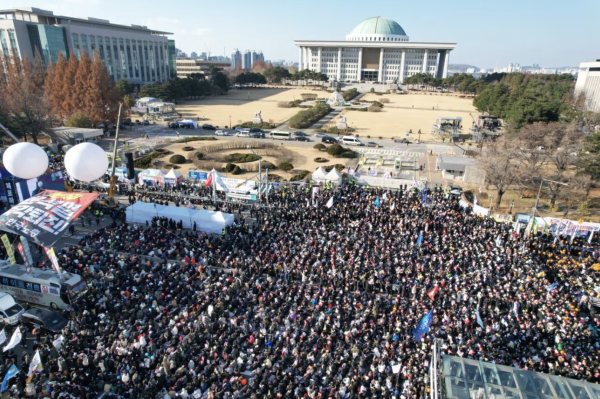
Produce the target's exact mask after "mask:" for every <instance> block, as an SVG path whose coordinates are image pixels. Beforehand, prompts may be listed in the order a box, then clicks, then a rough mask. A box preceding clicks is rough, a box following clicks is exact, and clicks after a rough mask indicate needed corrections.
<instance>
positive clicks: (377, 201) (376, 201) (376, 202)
mask: <svg viewBox="0 0 600 399" xmlns="http://www.w3.org/2000/svg"><path fill="white" fill-rule="evenodd" d="M375 208H379V196H377V198H375Z"/></svg>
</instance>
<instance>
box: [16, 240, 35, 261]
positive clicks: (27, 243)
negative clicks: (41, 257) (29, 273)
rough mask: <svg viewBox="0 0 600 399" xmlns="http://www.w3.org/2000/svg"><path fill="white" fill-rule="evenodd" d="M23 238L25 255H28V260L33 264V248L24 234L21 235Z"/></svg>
mask: <svg viewBox="0 0 600 399" xmlns="http://www.w3.org/2000/svg"><path fill="white" fill-rule="evenodd" d="M19 238H20V239H21V244H23V250H24V251H25V256H26V257H27V261H28V262H29V265H30V266H33V257H32V256H31V249H30V248H29V242H28V241H27V239H26V238H25V237H23V236H20V237H19Z"/></svg>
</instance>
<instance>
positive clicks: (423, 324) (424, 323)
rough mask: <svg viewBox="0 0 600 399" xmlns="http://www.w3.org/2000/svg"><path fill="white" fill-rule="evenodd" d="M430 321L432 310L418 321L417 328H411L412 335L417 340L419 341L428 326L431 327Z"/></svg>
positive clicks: (427, 329)
mask: <svg viewBox="0 0 600 399" xmlns="http://www.w3.org/2000/svg"><path fill="white" fill-rule="evenodd" d="M431 323H433V310H430V311H429V313H427V314H426V315H425V316H424V317H423V318H422V319H421V321H420V322H419V324H418V325H417V328H415V329H414V330H413V335H414V337H415V339H416V340H417V342H421V338H423V335H425V334H427V333H428V332H429V327H431Z"/></svg>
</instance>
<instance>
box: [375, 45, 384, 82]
mask: <svg viewBox="0 0 600 399" xmlns="http://www.w3.org/2000/svg"><path fill="white" fill-rule="evenodd" d="M383 51H384V50H383V47H382V48H381V49H380V50H379V74H378V75H377V81H379V82H383Z"/></svg>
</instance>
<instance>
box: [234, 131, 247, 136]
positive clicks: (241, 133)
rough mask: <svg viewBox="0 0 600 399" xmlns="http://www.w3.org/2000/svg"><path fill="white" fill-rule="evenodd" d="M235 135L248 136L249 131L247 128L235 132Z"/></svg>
mask: <svg viewBox="0 0 600 399" xmlns="http://www.w3.org/2000/svg"><path fill="white" fill-rule="evenodd" d="M235 136H236V137H250V132H249V131H247V130H242V131H241V132H237V133H236V134H235Z"/></svg>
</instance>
